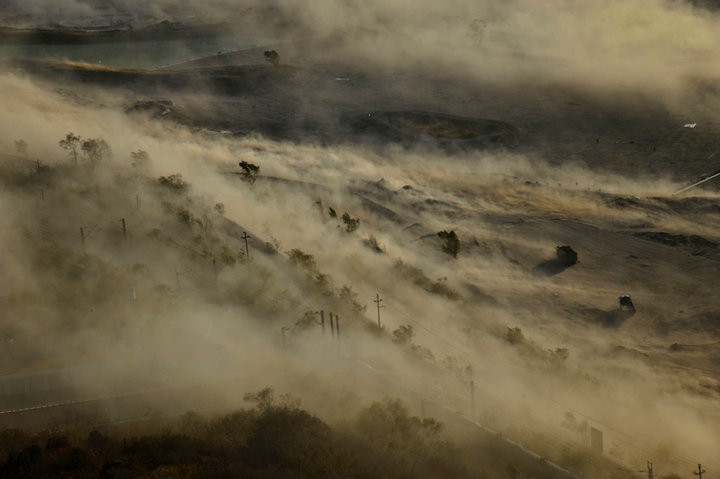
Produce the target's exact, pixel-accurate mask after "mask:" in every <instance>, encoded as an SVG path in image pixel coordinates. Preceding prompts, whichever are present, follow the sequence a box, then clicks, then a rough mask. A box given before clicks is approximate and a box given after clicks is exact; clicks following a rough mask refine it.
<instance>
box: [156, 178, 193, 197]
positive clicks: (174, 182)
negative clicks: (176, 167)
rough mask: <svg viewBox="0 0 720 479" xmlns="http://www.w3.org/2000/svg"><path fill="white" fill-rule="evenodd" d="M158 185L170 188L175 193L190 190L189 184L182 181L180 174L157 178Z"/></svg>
mask: <svg viewBox="0 0 720 479" xmlns="http://www.w3.org/2000/svg"><path fill="white" fill-rule="evenodd" d="M158 183H160V184H161V185H162V186H164V187H166V188H170V189H171V190H173V191H175V192H176V193H185V192H186V191H187V190H188V189H189V188H190V184H189V183H187V182H186V181H185V180H183V177H182V175H181V174H180V173H176V174H174V175H170V176H161V177H160V178H158Z"/></svg>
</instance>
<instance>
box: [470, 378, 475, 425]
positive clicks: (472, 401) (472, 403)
mask: <svg viewBox="0 0 720 479" xmlns="http://www.w3.org/2000/svg"><path fill="white" fill-rule="evenodd" d="M470 407H471V408H472V411H471V414H470V417H471V418H472V420H473V421H475V380H473V379H471V380H470Z"/></svg>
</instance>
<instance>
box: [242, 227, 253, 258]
mask: <svg viewBox="0 0 720 479" xmlns="http://www.w3.org/2000/svg"><path fill="white" fill-rule="evenodd" d="M249 238H251V236H250V235H249V234H247V233H246V232H245V231H243V235H242V239H244V240H245V257H246V258H247V259H250V250H249V249H248V242H247V240H248V239H249Z"/></svg>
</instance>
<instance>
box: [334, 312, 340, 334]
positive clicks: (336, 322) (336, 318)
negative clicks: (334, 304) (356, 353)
mask: <svg viewBox="0 0 720 479" xmlns="http://www.w3.org/2000/svg"><path fill="white" fill-rule="evenodd" d="M335 330H336V332H337V338H338V340H339V339H340V316H338V315H337V314H336V315H335Z"/></svg>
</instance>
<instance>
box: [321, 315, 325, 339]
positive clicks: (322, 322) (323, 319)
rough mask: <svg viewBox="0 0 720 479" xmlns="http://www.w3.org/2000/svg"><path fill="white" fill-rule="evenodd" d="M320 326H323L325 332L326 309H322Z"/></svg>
mask: <svg viewBox="0 0 720 479" xmlns="http://www.w3.org/2000/svg"><path fill="white" fill-rule="evenodd" d="M320 326H322V331H323V334H325V311H323V310H322V309H321V310H320Z"/></svg>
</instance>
